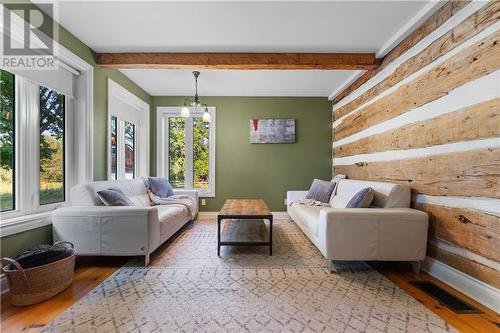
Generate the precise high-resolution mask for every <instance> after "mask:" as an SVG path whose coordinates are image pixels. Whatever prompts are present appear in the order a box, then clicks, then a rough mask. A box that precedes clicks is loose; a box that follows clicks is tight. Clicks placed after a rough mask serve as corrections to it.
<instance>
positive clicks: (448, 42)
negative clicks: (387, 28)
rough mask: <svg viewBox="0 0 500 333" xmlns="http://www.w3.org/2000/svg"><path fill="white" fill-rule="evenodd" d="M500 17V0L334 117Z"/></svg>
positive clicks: (431, 46)
mask: <svg viewBox="0 0 500 333" xmlns="http://www.w3.org/2000/svg"><path fill="white" fill-rule="evenodd" d="M499 19H500V1H493V2H492V3H491V4H489V5H487V6H485V7H483V8H482V9H480V10H479V11H477V12H476V13H475V14H473V15H471V16H469V17H468V18H467V19H465V20H464V21H463V22H462V23H461V24H459V25H458V26H456V27H455V28H453V29H451V30H450V31H448V32H447V33H446V34H444V35H443V36H441V37H440V38H439V39H437V40H435V41H434V42H433V43H432V44H430V45H429V46H428V47H427V48H426V49H424V50H422V52H420V53H418V54H417V55H415V56H413V57H412V58H410V59H409V60H407V61H406V62H404V63H403V64H401V65H400V66H399V67H398V68H397V69H396V70H395V71H394V72H393V73H392V74H391V75H389V76H388V77H387V78H385V79H384V80H382V81H381V82H380V83H378V84H376V85H375V86H373V87H372V88H370V89H368V90H367V91H366V92H364V93H363V94H361V95H360V96H359V97H358V98H356V99H354V100H353V101H351V102H349V103H347V104H346V105H344V106H343V107H341V108H339V109H337V110H335V111H334V114H335V118H336V119H338V118H340V117H342V116H344V115H346V114H349V113H350V112H352V111H354V110H355V109H357V108H358V107H360V106H361V105H363V104H364V103H366V102H367V101H369V100H371V99H372V98H374V97H376V96H378V95H379V94H381V93H382V92H383V91H385V90H387V89H389V88H390V87H392V86H394V85H395V84H397V83H398V82H400V81H402V80H403V79H405V78H407V77H408V76H410V75H412V74H413V73H415V72H417V71H418V70H420V69H421V68H423V67H425V66H427V65H429V64H431V63H432V62H433V61H435V60H436V59H437V58H439V57H441V56H442V55H444V54H446V53H448V52H449V51H451V50H453V49H454V48H456V47H457V46H458V45H460V44H462V43H463V42H465V41H466V40H468V39H470V38H471V37H473V36H475V35H476V34H478V33H479V32H481V31H483V30H484V29H486V28H487V27H489V26H490V25H492V24H494V23H495V22H497V21H498V20H499ZM376 73H378V70H375V71H374V75H375V74H376ZM349 88H350V87H349ZM349 88H348V89H349ZM339 97H340V95H339ZM334 101H337V102H338V101H340V98H338V99H335V100H334Z"/></svg>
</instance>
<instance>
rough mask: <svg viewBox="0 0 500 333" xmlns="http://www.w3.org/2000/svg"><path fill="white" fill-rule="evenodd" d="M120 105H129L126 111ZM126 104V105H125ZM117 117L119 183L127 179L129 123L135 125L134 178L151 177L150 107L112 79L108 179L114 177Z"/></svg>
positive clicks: (107, 145)
mask: <svg viewBox="0 0 500 333" xmlns="http://www.w3.org/2000/svg"><path fill="white" fill-rule="evenodd" d="M116 103H125V104H126V105H127V106H128V107H130V109H129V110H123V109H121V108H119V107H118V104H116ZM122 105H123V104H122ZM113 117H115V118H116V122H117V123H116V155H117V156H116V180H125V122H127V123H130V124H133V125H134V178H138V177H143V176H148V175H149V157H150V155H149V141H150V140H149V104H148V103H146V102H145V101H143V100H142V99H140V98H139V97H137V96H136V95H134V94H132V93H131V92H130V91H128V90H127V89H125V88H124V87H122V86H121V85H119V84H118V83H116V82H115V81H113V80H112V79H110V78H108V117H107V133H106V155H107V161H106V178H107V179H108V180H115V179H113V178H112V177H111V122H112V118H113Z"/></svg>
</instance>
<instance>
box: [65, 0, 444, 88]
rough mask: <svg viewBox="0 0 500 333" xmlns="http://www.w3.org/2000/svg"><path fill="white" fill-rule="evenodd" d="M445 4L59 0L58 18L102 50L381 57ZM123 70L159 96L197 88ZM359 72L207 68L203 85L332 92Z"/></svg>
mask: <svg viewBox="0 0 500 333" xmlns="http://www.w3.org/2000/svg"><path fill="white" fill-rule="evenodd" d="M440 5H441V4H437V5H436V2H431V1H428V0H425V1H405V0H401V1H319V2H311V1H309V2H308V1H294V2H286V1H265V2H262V1H246V2H243V1H237V2H229V1H222V2H213V1H202V2H192V1H188V2H172V1H99V2H89V1H61V2H59V4H58V6H59V8H58V10H57V12H58V15H57V20H58V21H59V22H60V23H61V24H62V25H63V26H64V27H66V28H67V29H68V30H69V31H70V32H72V33H73V34H74V35H76V36H77V37H78V38H79V39H81V40H82V41H83V42H84V43H85V44H87V45H88V46H90V47H91V48H92V49H93V50H94V51H96V52H209V51H212V52H378V53H382V54H383V53H385V52H386V50H388V49H390V46H391V45H393V44H394V43H395V42H397V41H398V40H400V39H401V38H402V37H404V36H405V34H407V33H408V32H409V31H411V30H412V29H413V28H414V27H415V26H416V25H417V24H418V23H419V22H420V21H422V20H423V19H425V18H426V17H428V15H430V14H432V12H433V11H435V10H436V9H437V8H438V7H439V6H440ZM123 72H124V73H125V74H126V75H127V76H128V77H130V78H131V79H132V80H133V81H134V82H136V83H137V84H139V85H140V86H141V87H143V88H144V89H145V90H146V91H147V92H148V93H150V94H153V95H177V94H180V93H181V92H182V94H185V93H187V92H189V91H192V85H193V82H192V77H191V75H190V72H191V71H184V70H168V71H164V70H123ZM354 73H355V72H354V71H352V72H350V73H348V72H346V71H313V72H304V71H299V72H297V71H288V72H283V71H274V72H269V71H251V72H240V71H233V72H230V71H218V72H212V71H205V72H203V74H202V81H201V82H200V84H201V85H202V86H201V88H202V89H205V90H206V92H205V94H206V95H210V94H213V95H270V96H277V95H298V96H310V95H314V96H328V95H330V94H331V93H332V92H333V91H335V90H336V89H339V87H341V86H342V84H343V82H345V80H346V79H347V78H348V77H350V76H351V75H353V74H354ZM204 80H205V81H204ZM304 81H307V82H304ZM201 93H202V94H203V93H204V92H203V90H202V91H201Z"/></svg>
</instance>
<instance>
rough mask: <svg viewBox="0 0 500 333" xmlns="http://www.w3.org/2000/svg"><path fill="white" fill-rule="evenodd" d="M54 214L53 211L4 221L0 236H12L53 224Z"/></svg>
mask: <svg viewBox="0 0 500 333" xmlns="http://www.w3.org/2000/svg"><path fill="white" fill-rule="evenodd" d="M52 213H53V211H48V212H43V213H38V214H30V215H23V216H18V217H13V218H10V219H2V222H1V224H0V235H1V237H5V236H10V235H14V234H17V233H20V232H23V231H28V230H31V229H36V228H40V227H43V226H46V225H49V224H52Z"/></svg>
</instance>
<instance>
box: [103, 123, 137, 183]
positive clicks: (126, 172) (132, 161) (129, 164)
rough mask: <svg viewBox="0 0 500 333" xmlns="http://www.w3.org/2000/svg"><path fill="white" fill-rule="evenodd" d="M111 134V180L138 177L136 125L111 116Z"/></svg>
mask: <svg viewBox="0 0 500 333" xmlns="http://www.w3.org/2000/svg"><path fill="white" fill-rule="evenodd" d="M109 132H110V138H109V148H110V149H109V164H110V165H109V179H114V180H116V179H134V178H135V177H136V175H137V163H136V161H137V149H136V148H137V143H136V141H137V126H136V124H134V123H132V122H128V121H124V120H122V119H121V118H120V117H118V116H111V117H110V119H109Z"/></svg>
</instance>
